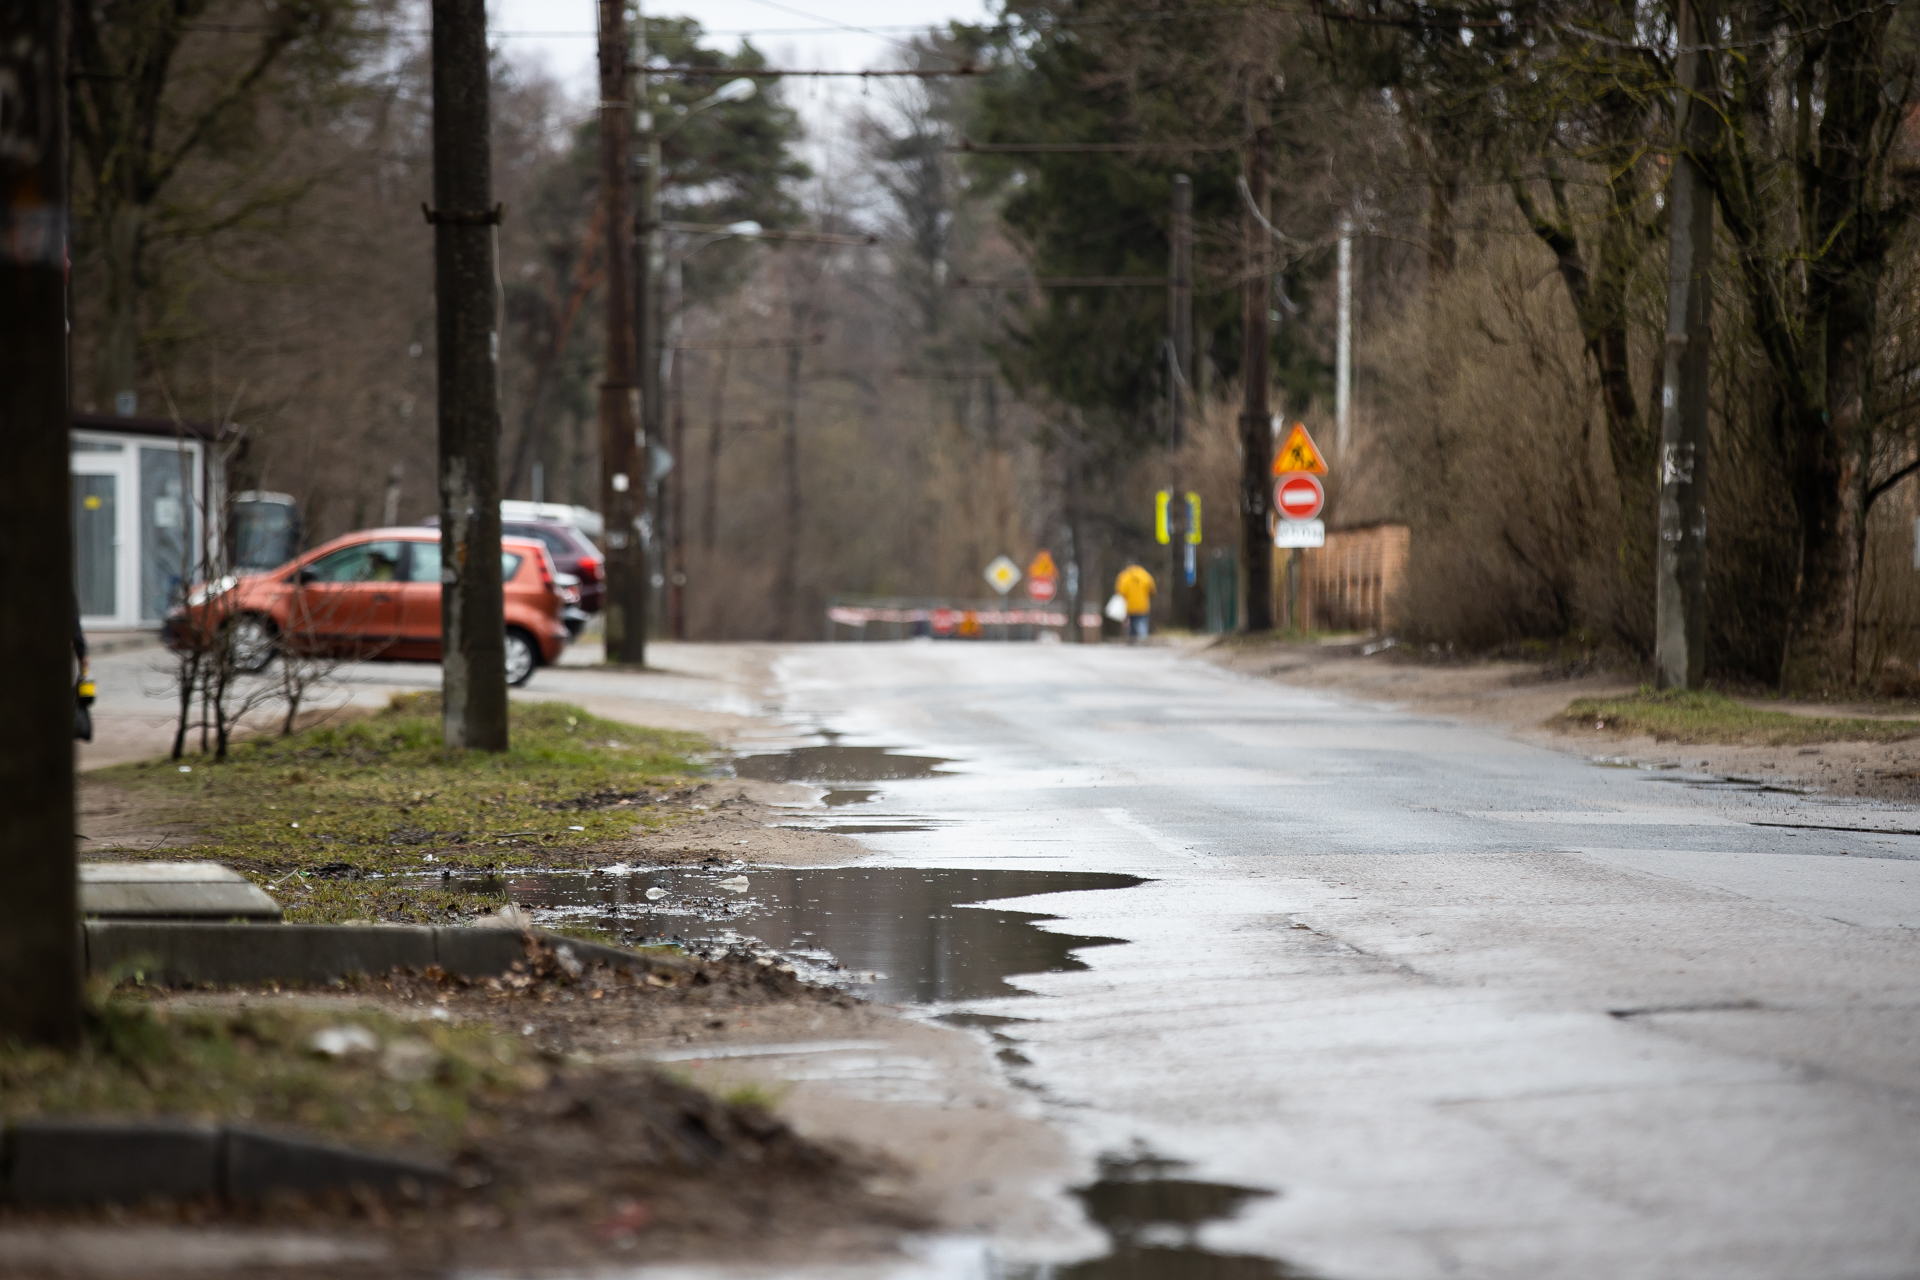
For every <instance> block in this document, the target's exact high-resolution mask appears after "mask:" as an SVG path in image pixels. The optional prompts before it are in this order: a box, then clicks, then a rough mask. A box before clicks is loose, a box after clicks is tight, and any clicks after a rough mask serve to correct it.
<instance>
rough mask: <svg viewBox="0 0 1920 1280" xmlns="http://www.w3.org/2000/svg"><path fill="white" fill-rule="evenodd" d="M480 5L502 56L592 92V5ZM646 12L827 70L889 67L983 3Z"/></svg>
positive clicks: (747, 3) (754, 0)
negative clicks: (526, 61)
mask: <svg viewBox="0 0 1920 1280" xmlns="http://www.w3.org/2000/svg"><path fill="white" fill-rule="evenodd" d="M487 7H488V11H489V15H490V18H491V24H492V28H493V32H494V35H495V37H496V39H497V40H498V41H499V43H500V44H501V45H502V46H503V47H504V48H505V49H506V50H507V52H508V53H510V54H513V55H517V56H522V57H532V58H536V59H539V60H541V61H544V62H545V63H546V65H547V69H548V70H549V71H551V72H552V73H553V74H554V75H556V76H558V77H559V78H560V79H561V80H563V81H564V82H566V84H567V85H568V87H569V88H570V89H572V90H573V91H574V92H575V93H578V94H582V95H585V94H589V93H591V92H592V89H593V84H594V77H595V70H594V40H593V36H594V13H595V11H596V6H595V4H594V0H489V4H488V6H487ZM647 11H648V12H649V13H651V14H655V15H665V16H671V17H688V18H693V19H695V20H697V21H698V22H699V23H700V25H701V27H702V28H704V29H705V30H706V31H707V32H708V33H709V34H710V35H711V37H712V40H711V43H713V44H715V45H718V46H720V47H722V48H725V49H728V50H734V49H737V48H738V47H739V45H740V41H741V40H742V39H743V38H751V39H752V40H753V43H754V45H755V47H757V48H758V49H760V50H761V52H763V53H765V54H766V55H767V60H768V61H769V62H770V63H772V64H773V65H775V66H795V67H805V68H809V69H813V68H820V69H827V70H835V71H856V70H861V69H863V68H867V67H885V66H890V65H893V64H894V60H895V55H897V54H898V53H899V42H901V41H905V40H908V39H910V38H911V37H912V36H913V35H914V34H915V33H916V32H920V31H925V30H926V29H927V28H928V27H931V26H936V25H944V24H945V23H947V22H949V21H953V20H955V19H959V20H961V21H968V22H981V21H985V20H987V18H988V17H989V12H988V9H987V5H986V2H985V0H800V3H798V4H788V3H786V0H678V2H676V3H666V2H665V0H662V2H661V3H658V4H656V5H650V6H648V10H647ZM793 96H794V100H795V101H801V100H803V98H804V97H805V95H801V94H797V93H796V94H794V95H793Z"/></svg>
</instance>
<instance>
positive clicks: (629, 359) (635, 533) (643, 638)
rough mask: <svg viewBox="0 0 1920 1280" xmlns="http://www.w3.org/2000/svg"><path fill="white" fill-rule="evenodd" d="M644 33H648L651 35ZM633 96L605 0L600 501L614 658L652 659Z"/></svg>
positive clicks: (621, 28)
mask: <svg viewBox="0 0 1920 1280" xmlns="http://www.w3.org/2000/svg"><path fill="white" fill-rule="evenodd" d="M643 38H644V37H643ZM632 126H633V103H632V102H631V101H630V100H629V99H628V96H627V24H626V8H625V5H624V4H623V3H622V0H600V199H601V201H602V202H603V204H604V209H605V214H606V218H605V222H606V227H607V324H606V329H607V354H606V371H605V373H604V374H603V375H602V377H601V380H600V509H601V511H602V512H604V513H605V516H606V540H607V545H606V553H607V599H606V604H605V606H604V609H603V612H604V614H605V617H606V629H607V661H608V662H626V663H632V664H633V665H635V666H642V665H644V664H645V663H646V660H647V596H648V591H647V587H648V583H647V551H646V545H645V544H644V543H643V542H642V541H641V539H640V517H641V516H642V515H643V514H644V513H645V511H646V492H647V489H646V485H647V474H646V469H645V467H644V466H643V464H642V459H641V447H640V442H641V434H640V383H639V380H638V378H637V377H636V369H635V360H636V354H637V350H638V348H637V347H636V345H635V335H634V316H633V311H634V288H633V280H632V277H633V270H632V267H633V239H632V238H631V237H630V236H629V235H628V234H627V227H628V226H629V225H630V222H631V220H630V219H629V217H628V215H627V193H628V185H629V183H631V182H632V180H633V148H632V132H631V130H632Z"/></svg>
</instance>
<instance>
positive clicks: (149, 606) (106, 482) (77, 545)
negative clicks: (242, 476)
mask: <svg viewBox="0 0 1920 1280" xmlns="http://www.w3.org/2000/svg"><path fill="white" fill-rule="evenodd" d="M244 443H245V442H244V437H243V436H242V435H241V434H240V432H239V431H238V429H237V428H234V427H231V426H229V427H216V426H212V425H209V424H207V423H203V422H176V421H173V420H171V419H167V418H120V417H114V416H112V415H109V414H75V415H74V417H73V431H72V445H73V458H72V472H73V559H74V588H75V590H76V592H77V593H78V595H79V598H80V620H81V624H82V625H83V626H84V627H85V628H86V629H87V630H88V631H130V630H139V629H148V628H156V627H158V626H159V625H160V621H161V619H162V618H163V617H164V616H165V615H166V612H167V610H168V609H169V608H170V607H171V606H172V605H173V604H174V603H176V602H177V601H178V600H179V599H180V596H181V593H182V590H183V588H184V586H186V585H190V583H191V579H192V578H193V577H194V575H195V573H196V571H197V570H198V568H199V566H201V565H202V564H204V563H206V562H207V559H208V557H207V555H206V551H207V546H206V545H203V544H202V542H201V541H200V540H201V539H204V538H212V539H215V540H217V539H219V538H222V537H224V536H225V530H224V529H223V528H222V527H221V524H222V521H221V517H220V513H221V510H222V508H223V507H224V505H225V494H226V469H227V462H228V461H229V460H230V459H231V458H232V457H234V456H235V455H236V454H237V453H238V452H239V451H240V449H241V448H243V447H244ZM212 545H213V546H217V545H218V542H217V541H215V542H214V543H213V544H212ZM215 559H216V560H217V557H215Z"/></svg>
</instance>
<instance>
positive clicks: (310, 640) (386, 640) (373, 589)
mask: <svg viewBox="0 0 1920 1280" xmlns="http://www.w3.org/2000/svg"><path fill="white" fill-rule="evenodd" d="M404 545H405V544H403V543H401V542H398V541H387V540H380V541H368V542H356V543H353V544H352V545H350V546H345V547H341V548H340V549H338V550H337V551H329V552H328V553H327V554H326V555H324V556H321V557H319V558H318V559H316V560H313V561H310V562H309V563H308V564H306V565H305V566H303V567H302V568H301V569H300V571H299V572H298V573H296V574H295V575H294V584H293V595H294V598H293V605H292V608H291V609H290V611H289V617H290V620H291V623H292V630H293V634H292V635H290V636H289V637H287V638H288V640H289V641H290V642H291V643H293V644H294V645H295V646H296V647H298V648H302V649H310V650H317V651H320V652H325V653H333V654H339V655H341V656H345V657H353V658H378V657H387V656H391V655H390V654H388V652H387V651H388V650H389V649H391V648H392V647H393V645H394V642H395V641H396V639H398V637H399V632H400V590H401V587H402V586H403V584H402V583H401V581H400V566H401V556H402V550H403V547H404Z"/></svg>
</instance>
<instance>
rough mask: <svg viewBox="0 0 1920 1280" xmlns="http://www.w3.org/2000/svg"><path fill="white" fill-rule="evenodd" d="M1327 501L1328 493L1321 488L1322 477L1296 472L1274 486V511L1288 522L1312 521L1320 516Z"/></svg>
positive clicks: (1281, 478)
mask: <svg viewBox="0 0 1920 1280" xmlns="http://www.w3.org/2000/svg"><path fill="white" fill-rule="evenodd" d="M1326 501H1327V492H1326V490H1325V489H1322V488H1321V487H1320V477H1319V476H1316V475H1313V474H1311V473H1309V472H1305V471H1296V472H1293V473H1291V474H1289V475H1285V476H1282V477H1280V481H1279V483H1277V484H1275V485H1274V486H1273V509H1274V510H1275V511H1278V512H1279V513H1280V515H1281V517H1282V518H1283V519H1286V520H1311V519H1313V518H1314V517H1315V516H1317V515H1319V514H1320V508H1321V507H1323V506H1325V505H1326Z"/></svg>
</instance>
